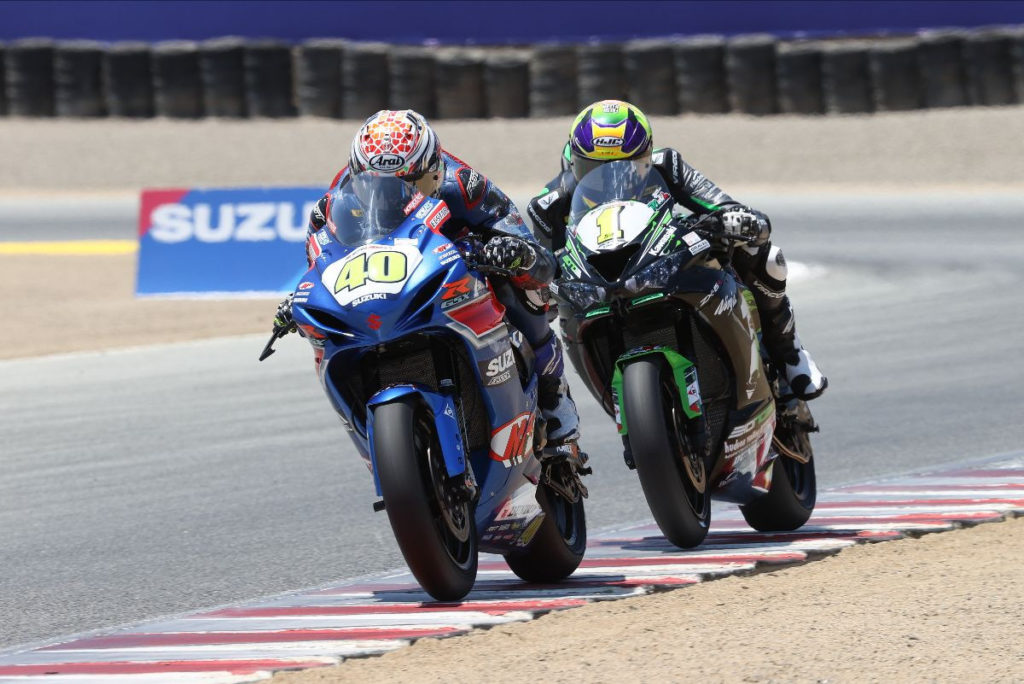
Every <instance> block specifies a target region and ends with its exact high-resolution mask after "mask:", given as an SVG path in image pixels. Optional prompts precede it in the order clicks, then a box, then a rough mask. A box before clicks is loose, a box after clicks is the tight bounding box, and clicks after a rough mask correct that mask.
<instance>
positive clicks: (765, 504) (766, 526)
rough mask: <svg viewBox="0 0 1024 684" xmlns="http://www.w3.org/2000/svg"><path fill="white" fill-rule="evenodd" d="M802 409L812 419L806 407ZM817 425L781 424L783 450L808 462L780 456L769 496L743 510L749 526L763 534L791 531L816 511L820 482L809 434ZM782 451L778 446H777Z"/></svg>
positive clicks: (779, 436)
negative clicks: (818, 481)
mask: <svg viewBox="0 0 1024 684" xmlns="http://www.w3.org/2000/svg"><path fill="white" fill-rule="evenodd" d="M801 409H802V410H803V412H804V413H806V416H807V418H808V419H810V413H809V412H807V407H806V405H804V406H802V407H801ZM812 425H813V422H808V423H798V422H787V423H783V422H780V424H779V426H778V427H777V428H776V429H775V438H776V439H777V440H778V441H779V442H780V443H781V448H780V449H779V450H780V451H790V452H793V453H794V454H795V455H797V456H800V457H801V458H802V459H804V460H806V461H807V462H806V463H803V462H801V461H800V460H797V459H796V458H792V457H791V456H786V455H785V453H780V454H779V455H778V456H777V457H776V458H775V461H774V462H773V463H772V485H771V488H770V489H769V490H768V493H767V494H765V495H764V496H762V497H760V498H758V499H755V500H754V501H752V502H751V503H749V504H747V505H746V506H741V507H740V511H741V512H742V513H743V518H744V519H745V520H746V521H747V524H748V525H750V526H751V527H753V528H754V529H755V530H758V531H759V532H789V531H791V530H795V529H798V528H800V527H802V526H803V524H804V523H806V522H807V520H808V519H809V518H810V517H811V513H813V512H814V504H815V502H816V500H817V480H816V478H815V474H814V451H813V450H812V449H811V440H810V436H809V435H808V426H812ZM777 448H778V447H777Z"/></svg>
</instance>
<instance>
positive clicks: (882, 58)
mask: <svg viewBox="0 0 1024 684" xmlns="http://www.w3.org/2000/svg"><path fill="white" fill-rule="evenodd" d="M868 67H869V69H870V71H871V84H872V89H871V90H872V100H873V101H874V103H875V110H876V111H879V112H898V111H906V110H911V109H920V108H921V106H922V103H923V94H922V91H921V68H920V65H919V63H918V56H917V43H915V42H914V41H912V40H893V41H887V42H884V43H880V44H878V45H874V46H872V47H871V49H870V50H869V51H868Z"/></svg>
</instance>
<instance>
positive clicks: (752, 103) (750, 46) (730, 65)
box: [725, 33, 778, 115]
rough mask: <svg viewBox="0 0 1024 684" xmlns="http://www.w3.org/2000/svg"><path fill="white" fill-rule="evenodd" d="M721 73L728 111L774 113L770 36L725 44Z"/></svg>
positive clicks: (775, 91)
mask: <svg viewBox="0 0 1024 684" xmlns="http://www.w3.org/2000/svg"><path fill="white" fill-rule="evenodd" d="M725 73H726V79H727V80H728V83H729V106H730V108H731V109H732V111H734V112H741V113H743V114H757V115H765V114H774V113H775V112H777V111H778V103H777V90H776V87H775V37H774V36H771V35H768V34H758V33H755V34H751V35H749V36H738V37H736V38H732V39H730V40H729V41H727V42H726V44H725Z"/></svg>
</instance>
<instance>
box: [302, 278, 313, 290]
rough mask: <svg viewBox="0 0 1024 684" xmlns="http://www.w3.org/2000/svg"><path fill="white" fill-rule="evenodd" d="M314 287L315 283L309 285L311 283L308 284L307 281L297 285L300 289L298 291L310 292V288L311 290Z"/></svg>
mask: <svg viewBox="0 0 1024 684" xmlns="http://www.w3.org/2000/svg"><path fill="white" fill-rule="evenodd" d="M314 286H315V283H311V282H309V281H308V280H307V281H305V282H301V283H299V288H298V289H300V290H310V289H312V288H313V287H314Z"/></svg>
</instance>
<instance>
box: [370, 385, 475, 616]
mask: <svg viewBox="0 0 1024 684" xmlns="http://www.w3.org/2000/svg"><path fill="white" fill-rule="evenodd" d="M373 425H374V430H373V440H374V450H375V453H376V458H377V476H378V478H379V479H380V488H381V493H382V494H383V496H384V506H385V510H386V511H387V512H388V519H389V520H390V521H391V529H392V530H393V531H394V533H395V539H397V540H398V547H399V548H400V549H401V550H402V556H404V557H405V562H406V563H407V564H408V565H409V570H411V571H412V574H413V576H415V577H416V581H418V582H419V583H420V585H421V586H422V587H423V588H424V589H425V590H426V592H427V593H428V594H430V595H431V596H433V597H434V598H435V599H437V600H439V601H458V600H459V599H461V598H462V597H464V596H465V595H466V594H468V593H469V590H470V589H472V588H473V582H474V581H475V580H476V568H477V536H476V523H475V521H474V518H473V507H472V505H470V504H468V503H465V502H463V503H461V504H453V503H452V502H451V501H450V499H449V500H448V501H446V497H445V495H444V494H443V493H442V492H443V489H444V488H443V482H444V478H445V477H446V475H445V468H444V458H443V457H442V455H441V449H440V445H439V444H438V441H437V435H436V433H435V430H434V422H433V418H432V417H431V416H430V413H429V411H428V410H427V409H426V408H425V407H424V406H423V405H422V403H421V402H419V401H417V400H415V399H413V398H408V397H406V398H403V399H400V400H398V401H395V402H392V403H390V404H383V405H381V406H378V407H376V408H375V409H374V411H373Z"/></svg>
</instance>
